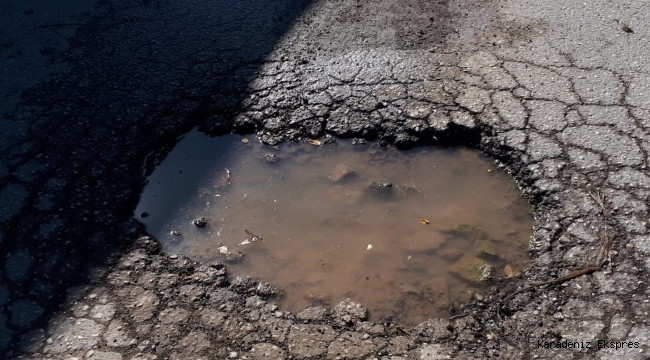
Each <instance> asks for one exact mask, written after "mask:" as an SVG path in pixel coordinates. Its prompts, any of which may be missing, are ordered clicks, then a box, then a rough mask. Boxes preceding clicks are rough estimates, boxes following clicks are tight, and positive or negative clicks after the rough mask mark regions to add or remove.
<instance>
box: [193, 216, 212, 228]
mask: <svg viewBox="0 0 650 360" xmlns="http://www.w3.org/2000/svg"><path fill="white" fill-rule="evenodd" d="M192 224H194V226H196V227H200V228H202V227H205V226H206V225H208V219H206V218H204V217H200V218H197V219H194V220H192Z"/></svg>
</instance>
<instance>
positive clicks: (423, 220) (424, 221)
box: [420, 218, 431, 225]
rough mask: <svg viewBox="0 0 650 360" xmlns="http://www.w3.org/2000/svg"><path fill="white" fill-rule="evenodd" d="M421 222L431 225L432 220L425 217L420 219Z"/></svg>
mask: <svg viewBox="0 0 650 360" xmlns="http://www.w3.org/2000/svg"><path fill="white" fill-rule="evenodd" d="M420 222H421V223H423V224H424V225H429V224H431V221H429V220H427V219H425V218H422V219H420Z"/></svg>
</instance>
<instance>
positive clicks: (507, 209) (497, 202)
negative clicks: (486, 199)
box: [492, 200, 508, 212]
mask: <svg viewBox="0 0 650 360" xmlns="http://www.w3.org/2000/svg"><path fill="white" fill-rule="evenodd" d="M492 202H493V203H495V204H496V205H499V207H500V208H502V209H503V210H505V211H506V212H508V209H506V208H504V207H503V206H501V204H499V203H498V202H496V201H494V200H492Z"/></svg>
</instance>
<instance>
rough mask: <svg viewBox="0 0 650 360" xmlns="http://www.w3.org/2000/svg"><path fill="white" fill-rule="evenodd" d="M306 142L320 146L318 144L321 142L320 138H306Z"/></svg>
mask: <svg viewBox="0 0 650 360" xmlns="http://www.w3.org/2000/svg"><path fill="white" fill-rule="evenodd" d="M307 142H308V143H310V144H312V145H316V146H320V144H321V142H320V140H314V139H309V140H307Z"/></svg>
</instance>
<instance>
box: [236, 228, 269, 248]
mask: <svg viewBox="0 0 650 360" xmlns="http://www.w3.org/2000/svg"><path fill="white" fill-rule="evenodd" d="M244 232H245V233H246V234H247V235H248V239H246V240H244V241H242V242H241V243H240V244H239V245H247V244H250V243H254V242H256V241H258V240H260V241H261V240H264V239H262V238H261V237H260V236H257V235H255V234H253V233H252V232H250V231H248V230H246V229H244Z"/></svg>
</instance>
